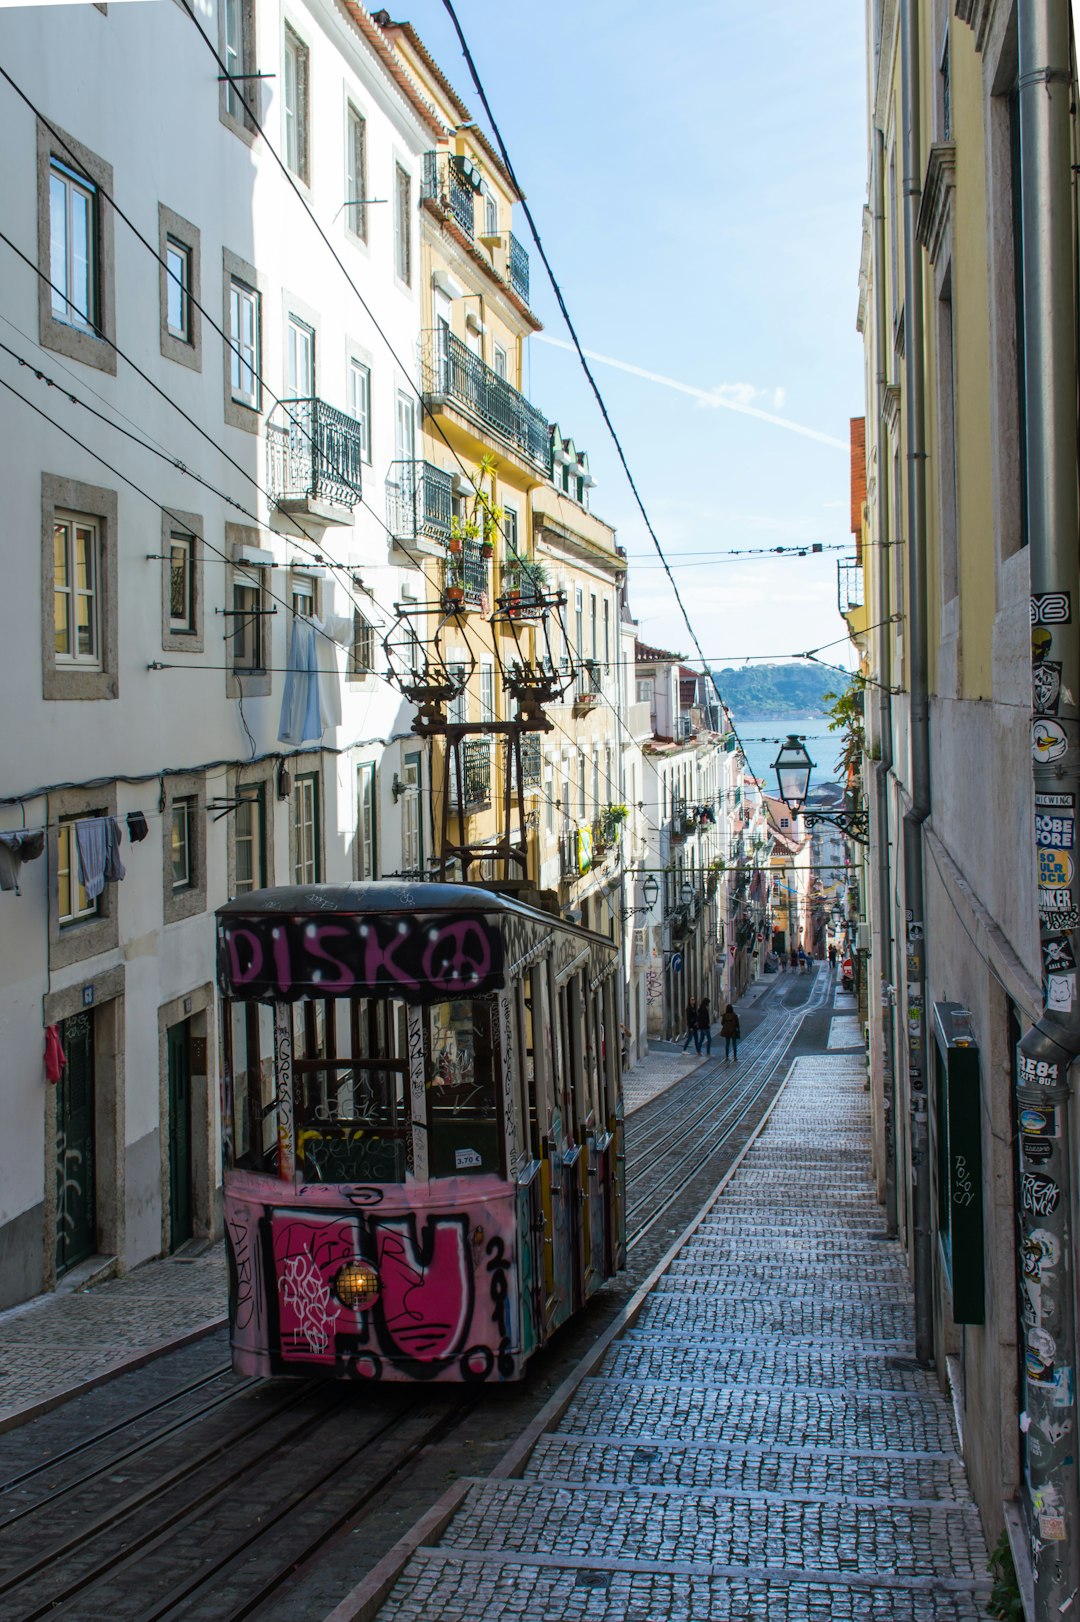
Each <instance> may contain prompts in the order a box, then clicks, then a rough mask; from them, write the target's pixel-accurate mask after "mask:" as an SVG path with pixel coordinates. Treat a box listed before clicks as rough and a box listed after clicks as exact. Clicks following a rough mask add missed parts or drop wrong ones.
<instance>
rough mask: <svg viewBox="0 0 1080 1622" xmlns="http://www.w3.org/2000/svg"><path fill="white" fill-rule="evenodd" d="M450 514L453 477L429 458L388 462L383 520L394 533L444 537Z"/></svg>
mask: <svg viewBox="0 0 1080 1622" xmlns="http://www.w3.org/2000/svg"><path fill="white" fill-rule="evenodd" d="M453 516H454V481H453V478H452V477H451V475H450V474H449V473H444V472H443V470H442V468H441V467H435V466H434V465H433V464H432V463H431V462H422V461H402V462H391V463H390V470H389V472H388V474H387V478H386V522H387V525H388V527H389V529H390V532H391V534H393V535H395V536H407V535H411V536H413V537H414V538H415V537H416V536H418V535H430V536H431V537H432V538H433V539H434V540H439V541H448V540H449V539H450V526H451V521H452V519H453Z"/></svg>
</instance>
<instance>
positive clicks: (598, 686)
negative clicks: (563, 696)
mask: <svg viewBox="0 0 1080 1622" xmlns="http://www.w3.org/2000/svg"><path fill="white" fill-rule="evenodd" d="M602 695H603V669H602V666H601V665H600V664H599V662H598V661H597V660H596V659H586V660H585V662H584V664H583V665H581V666H580V667H579V669H578V673H577V682H576V685H575V687H574V713H575V714H577V713H579V712H580V713H582V714H584V712H585V711H586V710H591V709H594V708H595V707H596V705H597V704H599V702H600V699H601V697H602Z"/></svg>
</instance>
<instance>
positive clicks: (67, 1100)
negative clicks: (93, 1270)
mask: <svg viewBox="0 0 1080 1622" xmlns="http://www.w3.org/2000/svg"><path fill="white" fill-rule="evenodd" d="M60 1040H61V1042H62V1044H63V1048H64V1056H65V1058H66V1060H67V1063H66V1064H65V1065H64V1069H63V1072H62V1074H61V1077H60V1080H59V1081H58V1082H57V1084H56V1271H57V1272H58V1273H64V1272H66V1271H67V1269H68V1268H69V1267H74V1266H75V1264H76V1262H81V1261H85V1259H86V1257H87V1256H92V1255H93V1254H94V1252H95V1251H96V1249H97V1220H96V1218H97V1212H96V1208H95V1199H94V1177H95V1168H94V1014H93V1010H92V1009H88V1010H87V1011H86V1012H85V1013H82V1014H73V1015H72V1017H71V1018H70V1019H65V1020H62V1021H61V1024H60Z"/></svg>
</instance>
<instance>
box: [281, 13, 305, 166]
mask: <svg viewBox="0 0 1080 1622" xmlns="http://www.w3.org/2000/svg"><path fill="white" fill-rule="evenodd" d="M284 66H285V87H284V98H283V101H284V114H285V162H286V164H287V165H288V167H289V168H290V169H291V170H292V172H293V174H294V175H296V177H297V178H298V179H299V180H304V181H306V180H307V179H308V66H309V54H308V48H307V46H306V45H305V44H304V42H303V40H302V39H301V38H300V36H299V34H297V33H296V32H295V31H294V30H293V29H292V28H290V27H289V25H288V23H286V24H285V53H284Z"/></svg>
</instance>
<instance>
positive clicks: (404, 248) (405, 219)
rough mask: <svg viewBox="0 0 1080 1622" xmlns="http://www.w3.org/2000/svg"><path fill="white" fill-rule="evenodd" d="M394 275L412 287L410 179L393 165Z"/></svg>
mask: <svg viewBox="0 0 1080 1622" xmlns="http://www.w3.org/2000/svg"><path fill="white" fill-rule="evenodd" d="M394 274H395V275H396V276H397V278H398V280H399V281H402V282H404V283H405V285H406V287H410V286H411V285H412V177H411V176H410V174H409V172H408V170H407V169H403V168H402V167H401V165H400V163H396V164H395V165H394Z"/></svg>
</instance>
